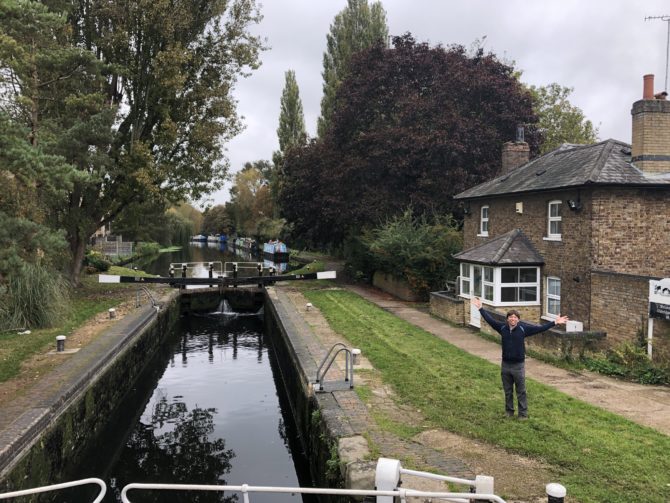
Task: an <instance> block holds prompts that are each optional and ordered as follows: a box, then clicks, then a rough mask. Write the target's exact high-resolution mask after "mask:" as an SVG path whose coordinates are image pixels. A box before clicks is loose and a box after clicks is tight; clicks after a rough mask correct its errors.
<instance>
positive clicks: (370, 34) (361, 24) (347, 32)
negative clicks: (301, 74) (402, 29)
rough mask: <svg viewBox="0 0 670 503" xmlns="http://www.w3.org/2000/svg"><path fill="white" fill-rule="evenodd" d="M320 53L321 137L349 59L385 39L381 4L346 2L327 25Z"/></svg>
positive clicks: (385, 28) (384, 13)
mask: <svg viewBox="0 0 670 503" xmlns="http://www.w3.org/2000/svg"><path fill="white" fill-rule="evenodd" d="M326 39H327V47H326V52H325V53H324V54H323V73H322V75H323V97H322V98H321V117H319V119H318V124H317V133H318V136H319V137H320V138H323V136H324V135H325V133H326V131H327V130H328V128H329V127H330V123H331V119H332V115H333V111H334V108H335V98H336V94H337V89H338V88H339V86H340V83H341V82H342V81H343V80H344V78H345V77H346V74H347V71H348V67H349V62H350V60H351V57H352V56H353V55H354V54H355V53H356V52H358V51H360V50H362V49H365V48H367V47H370V46H371V45H373V44H374V43H376V42H379V41H380V40H381V41H384V42H385V41H386V40H387V39H388V26H387V25H386V11H385V10H384V8H383V7H382V4H381V2H374V3H373V4H372V5H368V1H367V0H348V1H347V7H345V8H344V9H343V10H342V11H341V12H340V13H339V14H337V16H335V21H334V22H333V24H332V25H330V33H329V34H328V35H327V36H326Z"/></svg>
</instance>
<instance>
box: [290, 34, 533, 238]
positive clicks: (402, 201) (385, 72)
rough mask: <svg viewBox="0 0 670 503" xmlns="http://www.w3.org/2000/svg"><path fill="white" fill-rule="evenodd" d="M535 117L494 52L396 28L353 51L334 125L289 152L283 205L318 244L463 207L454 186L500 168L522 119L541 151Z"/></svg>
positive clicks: (529, 102) (524, 91) (297, 226)
mask: <svg viewBox="0 0 670 503" xmlns="http://www.w3.org/2000/svg"><path fill="white" fill-rule="evenodd" d="M536 122H537V117H536V116H535V115H534V113H533V109H532V97H531V95H530V93H529V92H528V90H527V89H525V88H524V86H523V85H522V84H521V83H520V82H519V81H518V79H517V78H516V77H515V75H514V68H513V67H512V66H510V65H508V64H505V63H503V62H501V61H500V60H499V59H498V58H497V57H496V56H495V55H494V54H484V52H483V51H482V50H481V49H479V50H477V51H476V52H475V53H474V54H468V53H467V51H466V50H465V49H464V48H463V47H461V46H452V47H442V46H436V47H431V46H429V45H428V44H426V43H418V42H416V41H415V40H414V38H413V37H412V36H411V35H410V34H405V35H403V36H401V37H394V39H393V45H392V47H390V48H389V47H386V46H385V45H384V44H381V43H380V44H377V45H375V46H373V47H371V48H369V49H367V50H363V51H361V52H359V53H357V54H356V55H355V56H354V57H353V58H352V61H351V66H350V71H349V73H348V78H347V79H345V80H344V81H343V82H342V85H341V86H340V88H339V91H338V93H337V100H336V106H335V110H334V113H333V118H332V124H331V127H330V129H329V130H328V133H327V134H326V135H325V136H324V137H323V138H321V139H319V140H318V141H312V142H311V143H309V144H308V145H307V146H305V147H303V148H296V149H293V150H291V151H289V153H288V154H287V156H286V160H285V165H284V171H285V172H284V179H283V180H282V191H281V194H280V205H281V208H282V215H283V216H284V217H286V218H287V219H288V220H289V222H291V223H292V224H293V225H294V229H295V234H296V236H301V237H303V238H305V240H306V241H307V242H308V243H309V244H313V245H319V246H332V245H336V246H337V245H338V244H340V243H341V242H342V241H344V240H346V239H347V238H349V237H353V236H356V235H358V234H359V233H360V231H361V230H362V229H364V228H370V227H374V226H376V225H378V224H379V223H380V222H382V221H383V220H385V219H386V218H388V217H389V216H392V215H397V214H399V213H401V212H402V211H403V210H404V209H405V208H407V207H410V206H411V207H412V208H413V211H414V213H415V214H417V215H418V214H423V213H432V212H437V213H451V212H454V211H456V213H457V208H456V206H455V203H454V202H453V200H452V197H451V196H452V195H454V194H456V193H458V192H460V191H462V190H464V189H466V188H467V187H471V186H473V185H475V184H477V183H480V182H482V181H484V180H486V179H489V178H491V177H493V176H494V175H496V173H497V171H498V169H499V167H500V156H501V154H500V152H501V147H502V144H503V143H504V142H506V141H510V140H514V138H515V131H516V128H517V125H519V124H523V125H525V127H526V135H525V139H526V141H527V142H528V143H529V144H530V147H531V152H537V150H538V144H539V140H540V138H539V135H538V132H537V130H536V129H535V127H534V125H535V124H536Z"/></svg>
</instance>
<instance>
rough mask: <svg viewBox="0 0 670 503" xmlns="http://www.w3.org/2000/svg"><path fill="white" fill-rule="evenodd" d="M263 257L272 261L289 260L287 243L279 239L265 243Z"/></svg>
mask: <svg viewBox="0 0 670 503" xmlns="http://www.w3.org/2000/svg"><path fill="white" fill-rule="evenodd" d="M263 258H264V259H265V260H269V261H270V262H275V263H280V262H288V259H289V251H288V248H287V247H286V243H283V242H281V241H279V240H278V239H274V240H270V241H268V242H267V243H264V244H263Z"/></svg>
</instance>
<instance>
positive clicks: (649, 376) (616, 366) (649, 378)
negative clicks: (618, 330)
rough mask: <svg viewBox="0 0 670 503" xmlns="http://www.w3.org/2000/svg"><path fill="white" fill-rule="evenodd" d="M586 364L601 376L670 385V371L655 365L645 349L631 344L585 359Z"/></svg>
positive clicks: (624, 344)
mask: <svg viewBox="0 0 670 503" xmlns="http://www.w3.org/2000/svg"><path fill="white" fill-rule="evenodd" d="M584 363H585V365H586V368H588V369H589V370H594V371H596V372H600V373H601V374H606V375H611V376H616V377H622V378H624V379H628V380H631V381H635V382H639V383H642V384H670V372H668V369H667V368H664V367H662V366H657V365H655V364H654V363H653V362H652V361H651V360H649V358H648V357H647V354H646V352H645V349H644V348H641V347H640V346H638V345H636V344H633V343H630V342H628V343H623V344H621V345H619V346H616V347H613V348H610V349H608V350H607V351H606V352H605V353H604V354H600V355H596V356H594V357H591V358H585V359H584Z"/></svg>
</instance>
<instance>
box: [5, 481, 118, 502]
mask: <svg viewBox="0 0 670 503" xmlns="http://www.w3.org/2000/svg"><path fill="white" fill-rule="evenodd" d="M88 484H97V485H98V487H100V492H99V493H98V495H97V496H96V498H95V499H94V500H93V502H92V503H100V502H101V501H102V498H104V497H105V494H107V484H105V482H104V481H103V480H100V479H97V478H88V479H81V480H73V481H72V482H63V483H61V484H52V485H49V486H42V487H33V488H31V489H22V490H21V491H12V492H9V493H2V494H0V500H6V499H13V498H18V497H20V496H30V495H32V494H40V493H46V492H55V491H62V490H63V489H69V488H71V487H78V486H85V485H88Z"/></svg>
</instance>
